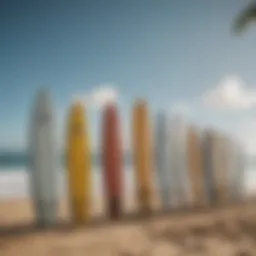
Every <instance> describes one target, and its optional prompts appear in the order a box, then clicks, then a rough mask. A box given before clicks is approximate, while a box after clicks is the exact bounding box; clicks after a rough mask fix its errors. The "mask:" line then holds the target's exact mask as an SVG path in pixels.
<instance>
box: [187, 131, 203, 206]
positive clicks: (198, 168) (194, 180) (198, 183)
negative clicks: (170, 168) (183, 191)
mask: <svg viewBox="0 0 256 256" xmlns="http://www.w3.org/2000/svg"><path fill="white" fill-rule="evenodd" d="M199 136H200V135H199V131H198V130H197V129H196V127H195V126H190V127H189V129H188V140H187V142H188V144H187V147H188V150H187V153H188V171H189V178H190V183H191V193H192V205H193V206H203V205H204V204H205V201H206V200H205V184H204V173H203V157H202V149H201V143H200V137H199Z"/></svg>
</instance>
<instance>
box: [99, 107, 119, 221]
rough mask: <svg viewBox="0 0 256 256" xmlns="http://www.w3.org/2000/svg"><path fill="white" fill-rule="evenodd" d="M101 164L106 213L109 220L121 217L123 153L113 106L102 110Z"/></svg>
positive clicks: (117, 116)
mask: <svg viewBox="0 0 256 256" xmlns="http://www.w3.org/2000/svg"><path fill="white" fill-rule="evenodd" d="M102 128H103V138H102V162H103V176H104V187H105V196H106V199H107V211H108V214H109V217H110V218H111V219H118V218H119V217H120V215H121V200H122V179H123V162H122V161H123V152H122V146H121V134H120V120H119V115H118V110H117V107H116V106H115V104H113V103H111V104H110V103H109V104H108V105H106V106H105V108H104V110H103V127H102Z"/></svg>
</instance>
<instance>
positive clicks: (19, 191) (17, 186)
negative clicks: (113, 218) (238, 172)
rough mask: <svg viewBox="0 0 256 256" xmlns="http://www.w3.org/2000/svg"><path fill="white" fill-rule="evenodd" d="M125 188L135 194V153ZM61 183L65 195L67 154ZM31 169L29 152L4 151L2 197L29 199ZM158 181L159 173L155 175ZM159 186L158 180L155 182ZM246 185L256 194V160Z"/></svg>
mask: <svg viewBox="0 0 256 256" xmlns="http://www.w3.org/2000/svg"><path fill="white" fill-rule="evenodd" d="M123 170H124V191H125V194H129V195H130V194H133V195H134V191H135V187H134V170H133V165H132V159H131V155H129V154H127V155H126V157H125V159H124V169H123ZM57 172H58V176H59V178H58V184H57V189H58V193H59V197H62V196H65V195H66V192H67V185H66V168H65V161H64V157H63V156H62V157H60V161H59V164H58V166H57ZM92 172H93V176H92V177H93V194H94V195H95V196H98V195H102V193H103V186H102V184H103V182H102V181H103V177H102V168H101V162H100V157H99V155H97V156H96V155H95V156H93V170H92ZM29 177H30V176H29V169H28V157H27V155H26V154H25V153H20V152H12V153H10V152H4V153H0V200H6V199H7V200H9V199H13V198H28V197H30V191H29ZM153 178H154V181H156V176H155V173H154V175H153ZM155 184H156V186H157V182H155ZM244 185H245V189H246V193H247V194H254V193H255V194H256V162H255V161H251V160H250V161H247V165H246V168H245V172H244Z"/></svg>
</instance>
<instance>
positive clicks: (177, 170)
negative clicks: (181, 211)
mask: <svg viewBox="0 0 256 256" xmlns="http://www.w3.org/2000/svg"><path fill="white" fill-rule="evenodd" d="M169 145H170V161H171V207H172V208H177V207H187V206H189V205H190V204H191V188H190V187H191V184H190V180H189V175H188V161H187V124H186V122H185V120H184V119H183V117H182V116H180V115H178V114H173V115H172V116H171V120H170V131H169Z"/></svg>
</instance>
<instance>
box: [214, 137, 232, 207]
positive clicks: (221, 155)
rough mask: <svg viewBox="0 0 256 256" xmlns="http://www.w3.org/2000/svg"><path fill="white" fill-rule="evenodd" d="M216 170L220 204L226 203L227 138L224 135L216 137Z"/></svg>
mask: <svg viewBox="0 0 256 256" xmlns="http://www.w3.org/2000/svg"><path fill="white" fill-rule="evenodd" d="M217 153H218V159H219V161H218V169H217V171H218V172H219V186H220V192H219V194H220V196H219V201H220V203H226V202H227V201H228V154H229V148H228V137H227V135H225V134H219V137H218V152H217Z"/></svg>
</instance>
